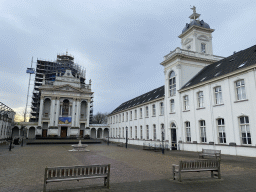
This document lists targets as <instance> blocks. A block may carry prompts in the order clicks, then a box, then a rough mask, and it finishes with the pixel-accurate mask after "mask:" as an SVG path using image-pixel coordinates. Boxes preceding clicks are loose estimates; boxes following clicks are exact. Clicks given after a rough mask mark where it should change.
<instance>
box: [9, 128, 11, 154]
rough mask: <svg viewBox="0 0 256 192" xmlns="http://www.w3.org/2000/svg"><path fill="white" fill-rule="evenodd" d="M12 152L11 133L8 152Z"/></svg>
mask: <svg viewBox="0 0 256 192" xmlns="http://www.w3.org/2000/svg"><path fill="white" fill-rule="evenodd" d="M11 150H12V131H11V138H10V145H9V151H11Z"/></svg>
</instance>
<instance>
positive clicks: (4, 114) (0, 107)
mask: <svg viewBox="0 0 256 192" xmlns="http://www.w3.org/2000/svg"><path fill="white" fill-rule="evenodd" d="M9 114H11V115H12V116H14V115H15V114H16V113H15V112H14V111H13V110H12V109H11V108H10V107H8V106H7V105H5V104H4V103H2V102H0V120H3V121H8V122H10V123H11V122H12V121H13V119H12V118H11V115H9Z"/></svg>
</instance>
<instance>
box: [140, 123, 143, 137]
mask: <svg viewBox="0 0 256 192" xmlns="http://www.w3.org/2000/svg"><path fill="white" fill-rule="evenodd" d="M140 139H143V127H142V125H141V126H140Z"/></svg>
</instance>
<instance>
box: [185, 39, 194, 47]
mask: <svg viewBox="0 0 256 192" xmlns="http://www.w3.org/2000/svg"><path fill="white" fill-rule="evenodd" d="M192 40H193V39H192V38H187V39H186V40H185V41H184V45H187V44H188V43H190V42H191V41H192Z"/></svg>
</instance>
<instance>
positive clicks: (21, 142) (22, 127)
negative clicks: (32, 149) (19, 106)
mask: <svg viewBox="0 0 256 192" xmlns="http://www.w3.org/2000/svg"><path fill="white" fill-rule="evenodd" d="M23 138H24V127H22V138H21V147H23Z"/></svg>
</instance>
